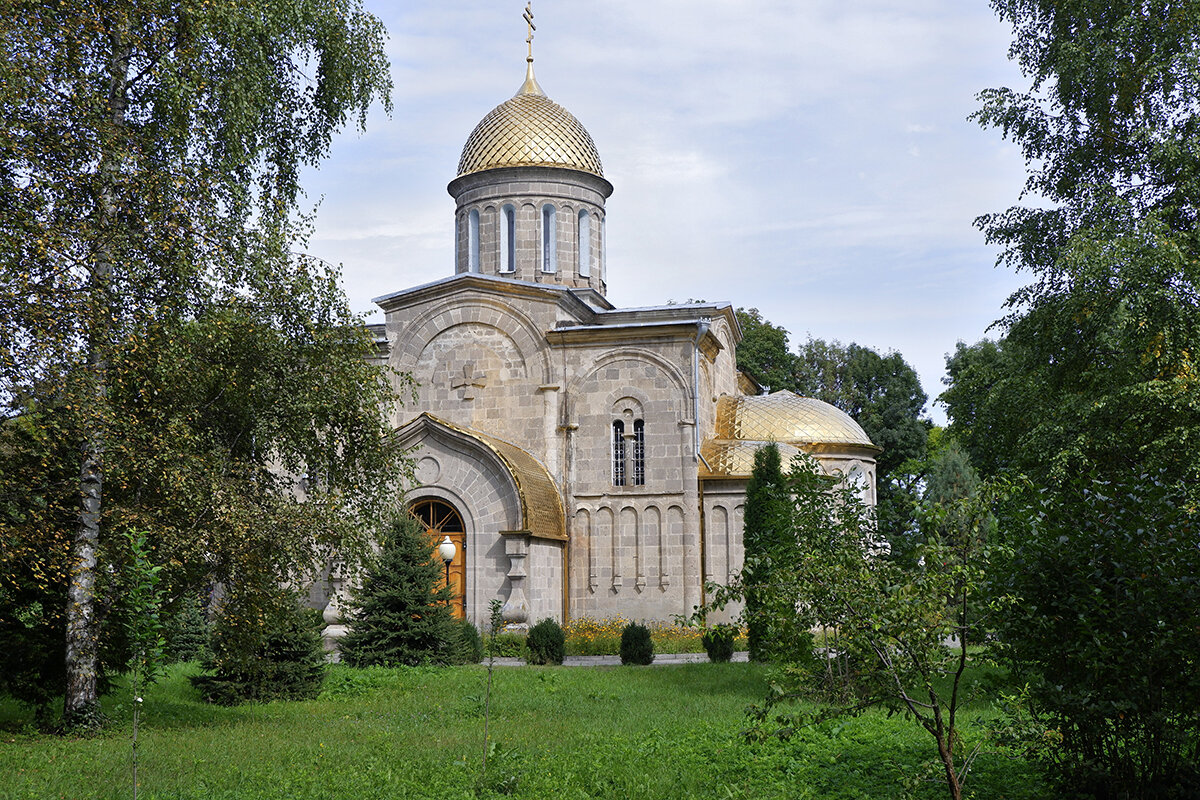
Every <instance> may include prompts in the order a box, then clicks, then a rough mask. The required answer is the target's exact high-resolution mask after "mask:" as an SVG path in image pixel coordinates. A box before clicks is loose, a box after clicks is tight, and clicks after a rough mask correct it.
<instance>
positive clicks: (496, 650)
mask: <svg viewBox="0 0 1200 800" xmlns="http://www.w3.org/2000/svg"><path fill="white" fill-rule="evenodd" d="M490 639H491V643H492V651H491V654H492V655H494V656H495V657H496V658H525V656H526V655H527V651H526V649H525V633H524V632H522V631H506V630H504V627H503V626H501V627H500V628H498V629H497V632H496V635H495V636H494V637H490Z"/></svg>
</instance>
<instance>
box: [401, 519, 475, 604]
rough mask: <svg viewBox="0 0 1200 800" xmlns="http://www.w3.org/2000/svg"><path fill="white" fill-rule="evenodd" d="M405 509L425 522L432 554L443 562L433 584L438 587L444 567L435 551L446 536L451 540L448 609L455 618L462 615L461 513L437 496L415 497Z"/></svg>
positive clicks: (463, 546) (464, 563)
mask: <svg viewBox="0 0 1200 800" xmlns="http://www.w3.org/2000/svg"><path fill="white" fill-rule="evenodd" d="M409 510H410V511H411V512H412V515H413V516H414V517H416V518H417V519H418V520H419V521H420V523H421V524H422V525H423V526H425V531H426V533H428V534H429V539H430V542H431V543H432V545H433V547H434V557H435V558H438V560H439V561H440V562H441V564H442V565H443V566H442V572H441V576H442V577H441V578H440V579H439V580H438V584H437V585H438V588H439V589H440V588H441V587H442V586H444V585H445V583H446V577H445V576H446V571H445V562H444V561H441V559H440V557H439V556H438V555H437V546H438V545H439V544H441V543H442V541H443V540H444V539H445V538H446V537H447V536H449V537H450V541H452V542H454V560H453V561H451V562H450V598H451V599H450V609H451V611H453V612H454V616H455V617H456V618H458V619H462V618H463V617H464V616H466V608H467V593H466V587H467V534H466V530H465V529H464V528H463V521H462V517H461V516H459V513H458V511H456V510H455V508H454V506H452V505H450V504H449V503H447V502H446V501H444V500H439V499H437V498H425V499H423V500H417V501H416V502H415V503H413V504H412V506H411V507H410V508H409Z"/></svg>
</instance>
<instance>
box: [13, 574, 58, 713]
mask: <svg viewBox="0 0 1200 800" xmlns="http://www.w3.org/2000/svg"><path fill="white" fill-rule="evenodd" d="M17 574H18V575H20V573H17ZM22 577H23V576H22ZM66 598H67V592H66V587H65V586H60V585H54V586H51V587H49V588H42V587H39V586H38V585H37V584H36V583H35V582H34V581H33V580H32V579H28V580H22V581H21V582H20V583H17V582H14V583H13V584H12V585H11V588H10V587H6V586H5V585H4V581H2V580H0V641H2V642H4V646H3V647H0V697H3V696H4V695H10V696H12V697H14V698H15V699H17V700H19V701H20V702H21V703H23V704H25V705H27V706H29V707H30V708H32V709H33V710H34V713H35V715H36V717H35V719H36V721H37V724H38V726H39V727H46V726H48V725H49V724H50V719H51V708H50V704H51V702H52V701H54V699H55V698H56V697H61V696H62V690H63V686H65V685H66V682H67V672H66V664H65V662H64V660H63V640H64V638H65V637H66V625H65V623H64V621H63V620H64V615H65V609H66Z"/></svg>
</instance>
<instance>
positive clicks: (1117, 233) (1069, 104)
mask: <svg viewBox="0 0 1200 800" xmlns="http://www.w3.org/2000/svg"><path fill="white" fill-rule="evenodd" d="M992 6H993V8H995V9H996V11H997V12H998V13H999V14H1000V16H1001V17H1003V18H1004V19H1006V20H1008V21H1010V22H1011V23H1012V24H1013V27H1014V31H1015V40H1014V44H1013V46H1012V49H1011V51H1010V53H1011V56H1012V57H1013V58H1014V59H1016V61H1017V62H1018V63H1019V64H1020V66H1021V68H1022V70H1023V71H1024V72H1025V74H1026V75H1027V76H1029V77H1030V78H1031V80H1032V87H1031V89H1030V90H1029V91H1026V92H1018V91H1014V90H1012V89H1008V88H1001V89H991V90H988V91H985V92H984V93H983V94H982V95H981V99H982V101H983V107H982V109H981V110H980V111H979V112H978V113H977V115H976V118H977V119H978V120H979V121H980V122H981V123H982V124H984V125H990V126H994V127H998V128H1000V130H1001V131H1002V132H1003V133H1004V135H1005V136H1007V137H1008V138H1010V139H1012V140H1013V141H1015V142H1016V143H1017V144H1018V145H1020V147H1021V148H1022V150H1023V152H1024V154H1025V156H1026V160H1027V162H1028V164H1029V178H1028V181H1027V192H1028V195H1029V196H1030V197H1033V198H1040V199H1041V200H1043V201H1044V203H1043V204H1042V205H1039V206H1032V205H1025V206H1014V207H1012V208H1010V209H1008V210H1007V211H1005V212H1002V213H998V214H989V215H985V216H983V217H980V218H979V219H978V220H977V224H978V225H979V227H980V228H981V229H982V230H983V231H984V232H985V233H986V234H987V238H988V240H989V241H990V242H993V243H996V244H999V245H1000V246H1001V247H1003V253H1002V255H1001V262H1002V263H1004V264H1007V265H1009V266H1012V267H1014V268H1016V269H1018V270H1021V271H1026V272H1028V273H1029V274H1030V275H1031V276H1032V278H1033V281H1032V282H1031V283H1030V284H1029V285H1028V286H1026V287H1024V288H1023V289H1021V290H1019V291H1017V292H1016V293H1014V294H1013V295H1012V297H1011V298H1010V299H1009V302H1008V307H1009V309H1010V314H1009V316H1007V317H1006V318H1005V319H1004V320H1002V321H1001V325H1002V327H1003V329H1004V331H1005V334H1006V335H1005V338H1004V341H1003V344H1002V346H1001V347H999V348H997V349H996V352H984V351H983V350H981V351H979V352H971V353H964V351H963V350H962V349H960V351H959V352H958V353H956V354H955V356H954V357H953V358H954V359H956V360H957V363H955V364H952V367H957V368H958V370H959V372H960V373H964V374H965V373H967V372H969V371H971V370H970V369H969V367H971V366H973V367H976V368H980V369H982V368H984V367H985V364H984V362H985V361H987V362H988V365H987V367H986V368H987V369H998V374H997V376H996V378H995V379H994V380H993V379H991V378H984V377H983V376H981V375H978V374H976V375H975V376H973V377H972V378H971V379H970V381H968V383H969V384H970V385H969V386H968V387H967V388H966V391H959V386H958V385H957V380H958V379H957V378H956V377H955V376H954V374H953V372H952V379H954V380H955V384H954V385H952V387H951V390H950V391H949V392H947V394H946V395H944V396H943V398H944V401H945V402H946V403H947V406H948V413H949V415H950V417H951V419H952V421H953V424H952V428H957V429H959V430H958V432H960V433H961V434H962V437H963V441H964V443H965V444H967V446H968V448H969V449H971V450H972V453H973V455H975V454H976V452H977V451H980V452H979V454H980V455H982V452H981V451H982V450H983V449H984V447H983V444H982V443H983V441H984V439H985V438H986V437H987V436H988V435H989V434H988V432H987V431H988V430H991V431H993V432H995V433H997V434H998V435H999V440H1000V441H1002V442H1004V447H1003V448H1002V449H1001V448H1000V447H999V446H998V447H997V451H998V452H996V453H992V454H988V455H986V456H985V457H982V458H979V460H978V463H979V465H980V467H981V468H983V469H984V470H985V471H989V470H994V469H997V468H1000V467H1003V466H1008V465H1015V466H1017V467H1019V468H1021V469H1024V470H1026V471H1029V472H1031V473H1033V474H1036V475H1039V476H1042V477H1044V479H1045V480H1047V481H1053V482H1059V483H1061V482H1063V481H1066V480H1068V479H1069V478H1070V476H1072V475H1077V474H1079V473H1081V472H1091V471H1093V470H1095V469H1100V470H1104V471H1107V472H1109V473H1110V474H1111V473H1113V472H1114V471H1116V472H1121V473H1126V474H1129V473H1137V472H1138V471H1140V469H1141V468H1142V467H1144V466H1145V465H1148V464H1161V465H1163V466H1166V467H1167V468H1168V469H1169V470H1170V471H1171V472H1172V473H1173V474H1175V475H1177V476H1179V477H1181V478H1186V479H1187V480H1188V481H1189V482H1190V483H1192V484H1193V485H1195V484H1196V478H1197V477H1198V476H1200V459H1197V457H1196V453H1197V452H1198V451H1197V448H1196V431H1197V430H1200V385H1198V383H1197V381H1198V380H1200V374H1198V372H1197V368H1196V360H1195V359H1196V353H1197V352H1200V349H1198V348H1200V313H1198V312H1200V240H1198V238H1197V230H1198V228H1197V221H1198V220H1200V155H1197V154H1198V153H1200V118H1198V116H1197V111H1198V109H1200V105H1198V103H1200V47H1198V45H1200V8H1197V7H1196V5H1195V4H1194V3H1183V2H1177V1H1176V0H1137V2H1134V1H1133V0H1119V1H1118V2H1108V0H1072V1H1070V2H1060V1H1058V0H1055V1H1054V2H1051V0H994V2H993V3H992ZM986 349H987V348H984V350H986ZM997 356H1002V358H997ZM968 361H970V362H971V364H968V363H967V362H968ZM978 381H983V382H984V383H988V382H991V384H992V387H991V393H992V394H993V395H994V396H993V397H991V398H987V397H985V396H984V395H983V394H982V393H981V392H980V390H979V383H978ZM1004 408H1006V413H1007V415H1008V416H1009V417H1010V418H1011V419H1010V420H1009V421H1008V422H1005V421H1004V419H1003V416H1002V414H1001V413H1000V412H999V409H1004ZM1004 450H1007V451H1008V452H1009V453H1010V454H1011V455H1010V456H1008V457H1007V459H1006V458H1004V457H1002V456H1001V455H1000V453H1001V452H1003V451H1004ZM1006 460H1007V461H1008V463H1005V461H1006Z"/></svg>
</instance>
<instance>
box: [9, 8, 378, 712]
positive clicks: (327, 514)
mask: <svg viewBox="0 0 1200 800" xmlns="http://www.w3.org/2000/svg"><path fill="white" fill-rule="evenodd" d="M383 36H384V34H383V30H382V28H381V26H380V25H379V23H378V21H377V20H376V19H375V18H374V17H372V16H371V15H369V14H367V13H365V12H364V11H363V10H362V8H361V5H360V4H359V3H358V2H356V0H351V2H348V3H347V2H333V0H273V1H272V2H269V3H268V2H236V3H232V2H203V3H200V2H184V3H163V2H151V3H145V2H137V3H135V2H132V0H113V2H106V3H93V2H89V1H88V0H64V2H54V3H47V2H40V1H39V0H18V2H16V3H15V4H14V5H13V6H12V7H11V8H10V9H9V13H7V14H4V15H3V18H2V19H0V114H2V115H3V118H4V120H5V123H4V125H3V126H0V209H2V212H0V328H2V329H3V330H5V332H6V335H5V336H4V337H0V418H3V419H6V420H7V422H5V423H3V427H4V428H5V431H4V434H3V444H2V445H0V458H4V459H5V460H6V463H5V464H4V465H3V466H2V467H0V498H2V499H0V504H2V506H3V511H4V512H5V515H6V516H5V518H4V519H3V525H2V527H0V536H3V538H4V544H5V545H6V546H5V547H4V548H2V551H3V553H4V556H3V559H4V561H3V562H2V563H0V567H2V569H0V580H15V579H13V578H12V576H13V575H14V574H17V573H18V572H20V571H22V570H24V571H25V572H26V574H32V575H34V576H35V579H36V580H37V581H40V585H43V586H45V587H46V588H47V590H49V589H50V587H51V586H52V584H56V583H59V584H61V583H65V584H66V585H67V586H68V592H69V596H68V600H67V603H66V608H65V615H66V618H67V637H66V638H67V649H66V661H67V703H66V712H67V717H68V722H79V721H83V722H88V721H89V720H91V719H93V718H94V716H93V715H92V711H93V710H94V709H95V686H96V678H97V675H98V663H97V654H98V652H99V642H100V637H101V631H100V622H101V620H102V619H103V617H104V615H105V609H106V606H107V604H108V600H107V599H106V597H105V592H106V591H108V588H107V587H106V585H105V582H106V581H107V577H106V576H107V575H108V574H109V569H108V567H110V566H111V567H113V568H114V569H117V568H120V567H121V566H122V563H121V560H120V556H119V555H118V553H117V548H115V547H112V546H109V545H110V543H112V542H115V541H117V539H116V537H115V536H113V534H114V533H117V532H118V531H119V530H121V529H125V528H128V527H134V526H136V527H139V528H144V529H145V530H147V531H149V536H148V542H149V546H150V548H151V551H152V553H153V555H154V558H155V560H156V561H157V562H158V563H161V564H164V565H165V566H166V568H167V571H166V572H165V573H164V577H166V578H169V579H170V580H169V582H168V585H169V586H173V587H175V588H176V589H178V588H179V586H180V585H181V584H180V583H179V580H180V577H181V576H185V578H184V580H183V583H185V584H186V583H187V582H188V581H190V580H192V579H193V578H196V577H197V576H199V575H201V574H206V575H210V576H215V577H220V578H223V579H229V580H235V581H236V580H237V579H238V576H242V577H245V576H247V575H249V574H250V573H251V572H254V571H259V570H265V571H267V572H269V573H270V574H271V575H272V576H279V575H283V574H289V573H294V572H295V571H296V570H298V569H300V568H302V567H304V566H307V565H308V564H311V563H312V559H313V558H314V557H315V556H316V555H317V554H318V553H319V552H320V551H321V549H322V548H327V547H329V546H332V545H333V544H335V543H343V542H344V541H345V540H346V539H347V538H350V539H355V538H358V539H359V540H361V534H360V533H358V531H361V530H370V529H371V528H370V527H369V526H368V527H363V526H361V525H359V524H357V523H358V522H361V517H364V516H373V512H375V511H377V510H378V508H379V507H380V505H382V504H384V503H385V502H386V498H388V497H389V496H390V493H389V490H388V488H387V486H386V484H388V483H389V482H390V480H391V478H392V477H394V475H395V471H396V467H395V464H396V462H395V454H394V453H393V452H391V450H390V446H389V444H388V439H387V430H386V426H385V425H384V422H383V418H382V416H381V412H380V409H381V408H384V407H386V405H387V403H388V402H390V401H391V400H392V399H393V395H392V392H391V389H390V387H389V384H388V382H387V381H386V380H385V377H384V376H383V375H382V374H381V373H380V372H379V371H378V370H377V369H375V368H374V367H371V366H370V365H368V364H366V363H364V362H363V359H362V357H363V356H364V355H366V354H368V353H370V352H371V350H370V343H369V342H368V341H367V337H366V334H365V332H364V331H362V330H361V325H360V323H359V321H358V320H357V319H356V318H355V317H354V316H353V315H352V314H350V312H349V309H348V308H347V305H346V302H345V300H344V298H343V297H342V295H341V293H340V292H339V291H338V290H337V285H336V277H337V276H336V272H335V271H334V270H332V269H331V268H328V267H327V266H326V265H323V264H320V263H317V262H314V261H313V260H311V259H306V258H303V257H298V256H295V255H293V254H292V252H291V251H292V248H293V247H296V246H297V245H302V244H303V240H304V235H305V232H306V226H307V220H306V218H305V217H304V216H303V215H301V214H298V213H297V212H296V204H297V200H298V198H299V197H300V193H301V190H300V186H299V183H298V177H299V174H300V171H301V169H302V168H303V167H304V166H306V165H312V164H315V163H317V162H318V161H319V160H320V159H321V158H322V157H323V156H324V155H325V154H326V152H327V151H328V148H329V145H330V142H331V140H332V136H333V134H334V132H335V131H336V130H338V129H339V128H341V127H342V126H343V125H344V124H345V123H346V122H347V121H348V120H349V119H351V118H353V119H355V120H357V122H358V124H359V125H360V126H361V125H362V123H363V121H364V120H365V115H366V112H367V109H368V107H369V106H370V105H371V104H372V102H374V101H375V100H376V99H381V100H383V101H384V103H385V105H386V103H387V100H386V98H387V93H388V91H389V89H390V81H389V78H388V68H387V61H386V58H385V56H384V49H383ZM9 462H11V463H13V464H15V465H17V466H18V467H19V469H14V470H10V469H8V466H9ZM18 475H20V476H22V477H21V480H27V482H26V483H18V482H17V480H18V477H17V476H18ZM301 475H308V476H309V478H310V480H308V481H306V482H305V484H304V486H303V487H298V486H297V483H298V481H299V476H301ZM298 488H303V489H304V491H303V492H301V493H296V491H295V490H296V489H298ZM80 498H82V500H83V502H82V507H80V504H79V499H80ZM355 517H359V518H360V519H359V520H357V521H356V520H355ZM64 543H66V544H67V545H68V546H69V551H64V549H63V545H64ZM10 544H11V545H12V547H11V548H10V547H9V545H10ZM2 613H4V614H8V613H9V610H8V609H4V610H3V612H2Z"/></svg>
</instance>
